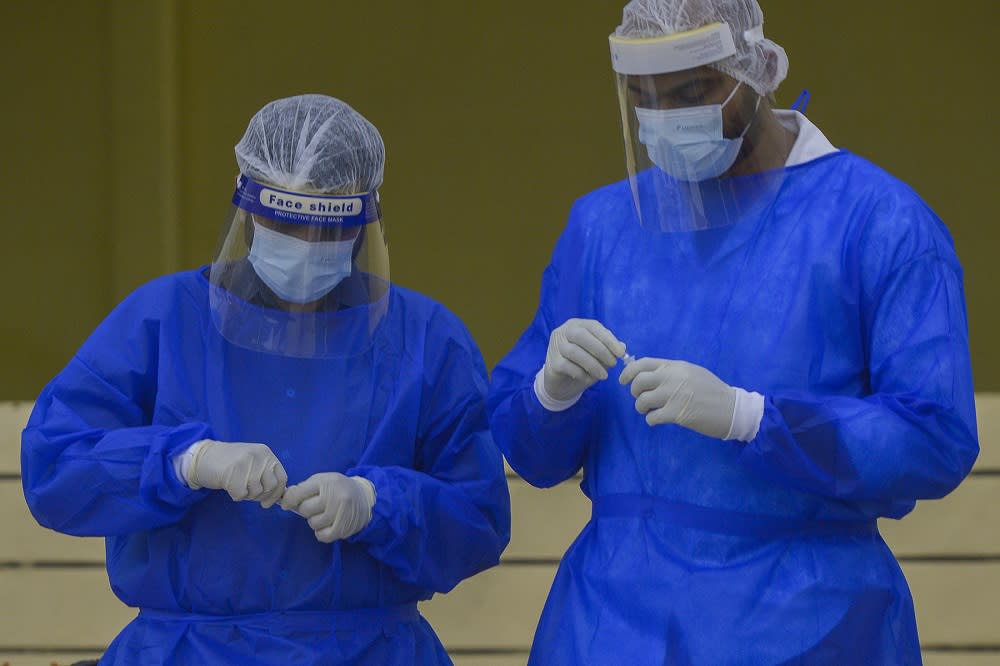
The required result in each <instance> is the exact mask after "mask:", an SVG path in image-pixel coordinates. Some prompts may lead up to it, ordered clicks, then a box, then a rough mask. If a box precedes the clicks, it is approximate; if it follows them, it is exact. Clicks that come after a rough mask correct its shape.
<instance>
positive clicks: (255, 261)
mask: <svg viewBox="0 0 1000 666" xmlns="http://www.w3.org/2000/svg"><path fill="white" fill-rule="evenodd" d="M353 250H354V239H351V240H342V241H316V242H310V241H307V240H302V239H301V238H295V237H294V236H289V235H288V234H283V233H280V232H278V231H274V230H273V229H269V228H267V227H264V226H261V225H260V224H257V222H254V223H253V244H252V245H251V247H250V254H249V256H248V259H249V260H250V264H251V265H252V266H253V269H254V271H255V272H256V273H257V275H258V277H260V279H261V280H263V281H264V284H266V285H267V286H268V287H270V288H271V291H273V292H274V293H275V294H277V295H278V296H279V297H280V298H282V299H284V300H286V301H289V302H291V303H311V302H312V301H316V300H319V299H320V298H323V297H324V296H326V295H327V294H328V293H330V291H332V290H333V288H334V287H336V286H337V285H338V284H340V282H341V281H342V280H343V279H344V278H346V277H347V276H348V275H350V274H351V258H352V254H353Z"/></svg>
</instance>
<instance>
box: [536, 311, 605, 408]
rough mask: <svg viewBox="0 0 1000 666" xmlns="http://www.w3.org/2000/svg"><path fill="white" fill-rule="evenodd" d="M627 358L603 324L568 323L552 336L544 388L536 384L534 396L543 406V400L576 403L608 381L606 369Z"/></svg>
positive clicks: (546, 360)
mask: <svg viewBox="0 0 1000 666" xmlns="http://www.w3.org/2000/svg"><path fill="white" fill-rule="evenodd" d="M624 354H625V344H624V343H623V342H621V341H620V340H619V339H618V338H616V337H615V336H614V334H613V333H612V332H611V331H609V330H608V329H607V328H605V327H604V325H603V324H601V322H599V321H594V320H593V319H569V320H567V321H566V322H565V323H564V324H563V325H562V326H560V327H558V328H556V329H555V330H554V331H552V335H550V336H549V347H548V350H547V351H546V352H545V365H544V366H542V372H541V375H542V381H541V386H539V385H538V382H536V385H535V386H536V390H535V392H536V393H537V394H539V395H538V397H539V400H541V402H542V404H543V405H545V404H546V400H545V399H544V398H549V399H551V401H554V402H556V403H560V402H569V401H574V402H575V400H576V399H577V398H579V397H580V395H581V394H582V393H583V392H584V391H586V390H587V389H588V388H590V387H591V386H593V385H594V384H596V383H597V382H598V381H601V380H604V379H607V378H608V370H607V369H608V368H610V367H611V366H613V365H615V364H616V363H617V362H618V359H619V358H621V357H622V356H623V355H624ZM567 406H568V405H567ZM546 407H548V405H546Z"/></svg>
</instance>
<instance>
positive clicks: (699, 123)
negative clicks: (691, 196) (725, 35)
mask: <svg viewBox="0 0 1000 666" xmlns="http://www.w3.org/2000/svg"><path fill="white" fill-rule="evenodd" d="M740 85H742V81H741V82H740V83H737V84H736V87H735V88H733V91H732V92H731V93H729V97H727V98H726V99H725V101H724V102H723V103H722V104H707V105H704V106H692V107H688V108H684V109H643V108H640V107H636V109H635V114H636V117H637V118H638V119H639V141H640V142H641V143H642V144H643V145H645V146H646V152H647V153H648V154H649V159H650V160H652V162H653V164H655V165H656V166H658V167H660V168H661V169H663V170H664V171H666V172H667V173H668V174H670V175H671V176H673V177H674V178H676V179H677V180H683V181H688V182H700V181H703V180H708V179H709V178H718V177H719V176H721V175H722V174H724V173H725V172H726V171H728V170H729V168H730V167H731V166H733V162H735V161H736V156H737V155H739V152H740V147H741V146H742V145H743V135H744V134H746V133H747V129H749V128H750V125H749V124H747V126H746V128H744V130H743V133H742V134H740V136H738V137H736V138H735V139H727V138H725V136H724V135H723V133H722V109H723V108H724V107H725V106H726V104H728V103H729V101H730V100H731V99H732V98H733V95H735V94H736V91H737V90H738V89H739V87H740ZM757 105H758V106H759V105H760V97H758V98H757ZM754 111H756V107H755V108H754Z"/></svg>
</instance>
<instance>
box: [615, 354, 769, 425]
mask: <svg viewBox="0 0 1000 666" xmlns="http://www.w3.org/2000/svg"><path fill="white" fill-rule="evenodd" d="M618 381H619V382H621V383H622V384H631V385H632V387H631V389H632V395H633V396H634V397H635V399H636V400H635V409H636V411H637V412H639V413H640V414H645V415H646V423H648V424H649V425H651V426H652V425H660V424H663V423H676V424H677V425H682V426H684V427H685V428H690V429H691V430H694V431H696V432H700V433H701V434H703V435H708V436H709V437H715V438H717V439H740V440H743V441H749V440H751V439H753V438H754V437H755V436H756V435H757V430H758V428H759V427H760V420H761V418H762V417H763V413H764V397H763V396H762V395H760V394H759V393H749V392H747V391H744V390H743V389H741V388H736V387H733V386H729V385H728V384H726V383H725V382H723V381H722V380H721V379H719V378H718V377H716V376H715V375H714V374H712V373H711V372H709V371H708V370H706V369H705V368H703V367H701V366H700V365H694V364H693V363H687V362H686V361H669V360H666V359H661V358H641V359H638V360H637V361H634V362H632V363H630V364H628V365H627V366H625V369H624V370H622V373H621V376H620V377H619V379H618Z"/></svg>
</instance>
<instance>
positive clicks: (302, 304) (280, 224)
mask: <svg viewBox="0 0 1000 666" xmlns="http://www.w3.org/2000/svg"><path fill="white" fill-rule="evenodd" d="M209 281H210V283H211V288H210V294H209V299H210V306H211V311H212V319H213V322H214V323H215V325H216V327H217V328H218V330H219V332H220V333H221V334H222V335H223V337H225V338H226V339H227V340H228V341H229V342H231V343H233V344H236V345H239V346H240V347H244V348H248V349H252V350H256V351H261V352H266V353H271V354H278V355H282V356H293V357H300V358H336V357H346V356H353V355H356V354H359V353H362V352H364V351H365V350H367V349H368V348H369V347H370V344H371V339H372V336H373V335H374V333H375V331H376V329H377V327H378V324H379V322H380V321H381V320H382V318H383V316H384V315H385V312H386V309H387V307H388V305H387V304H388V295H389V294H388V291H389V258H388V250H387V246H386V242H385V236H384V234H383V226H382V220H381V212H380V208H379V198H378V192H377V191H374V192H359V193H348V194H343V195H339V194H338V195H332V194H323V193H314V192H296V191H291V190H287V189H283V188H279V187H275V186H272V185H269V184H267V183H262V182H258V181H255V180H253V179H251V178H249V177H248V176H246V175H245V174H240V176H239V177H238V179H237V185H236V192H235V193H234V195H233V206H232V208H231V211H230V217H229V220H228V222H227V224H226V225H225V227H224V231H223V233H222V236H221V239H220V242H219V247H218V251H217V253H216V258H215V261H214V262H213V263H212V266H211V270H210V275H209Z"/></svg>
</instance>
